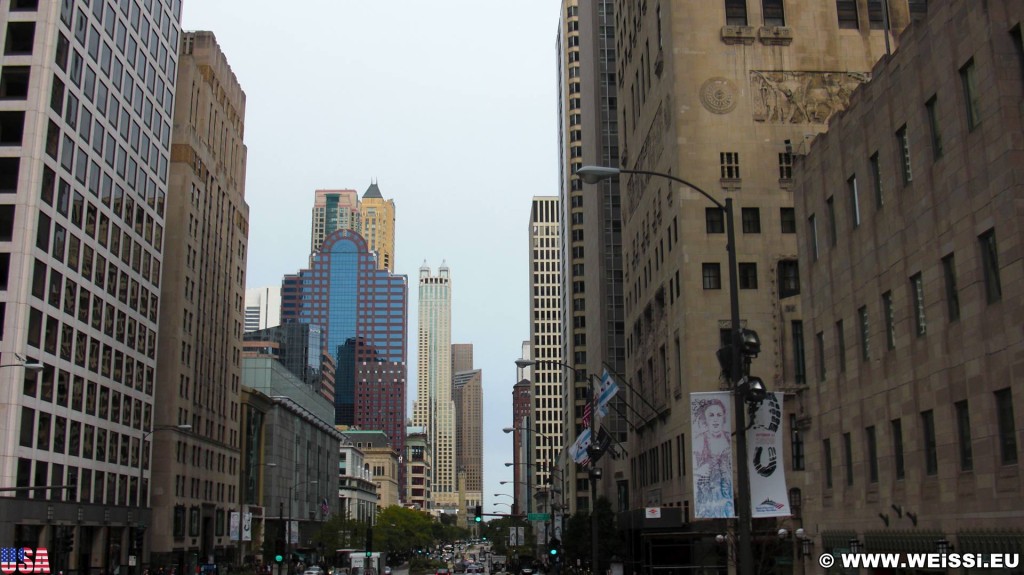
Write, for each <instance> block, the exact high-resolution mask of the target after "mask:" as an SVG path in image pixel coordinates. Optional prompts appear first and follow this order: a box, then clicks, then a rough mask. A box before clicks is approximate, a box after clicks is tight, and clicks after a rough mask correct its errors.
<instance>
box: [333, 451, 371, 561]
mask: <svg viewBox="0 0 1024 575" xmlns="http://www.w3.org/2000/svg"><path fill="white" fill-rule="evenodd" d="M342 434H344V431H342ZM339 449H340V452H339V460H338V497H339V498H340V499H341V516H342V517H344V518H346V519H354V520H356V521H359V522H361V523H369V524H372V523H373V522H374V520H375V519H376V518H377V484H376V483H374V482H373V472H372V471H371V470H370V466H369V464H368V463H366V460H365V456H364V455H363V450H362V449H360V448H358V447H356V444H355V443H353V442H352V440H351V439H349V438H348V437H347V436H346V437H343V438H342V440H341V447H340V448H339ZM355 545H356V542H355V541H351V542H349V545H346V546H347V547H352V546H355Z"/></svg>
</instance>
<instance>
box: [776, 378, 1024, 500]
mask: <svg viewBox="0 0 1024 575" xmlns="http://www.w3.org/2000/svg"><path fill="white" fill-rule="evenodd" d="M992 402H993V403H992V406H993V407H994V413H995V418H996V433H997V436H996V442H997V444H998V447H997V453H998V461H999V463H1000V464H1001V465H1015V464H1016V463H1017V461H1018V453H1017V438H1016V432H1017V430H1016V423H1015V420H1014V414H1013V395H1012V392H1011V390H1010V388H1008V387H1007V388H1004V389H1000V390H998V391H996V392H995V393H993V395H992ZM937 415H938V417H939V418H940V419H941V421H949V420H950V419H952V421H954V422H955V426H956V450H957V456H956V459H957V461H958V464H959V465H958V466H959V470H960V471H961V472H970V471H973V470H974V440H973V438H972V434H971V414H970V408H969V405H968V402H967V400H966V399H965V400H962V401H958V402H956V403H954V404H953V413H952V414H949V415H952V418H949V417H948V415H947V414H943V413H939V414H936V412H935V410H932V409H929V410H926V411H922V412H921V413H920V417H919V420H918V423H919V431H920V434H921V435H920V438H921V443H920V446H921V455H922V463H923V465H922V468H923V469H924V475H925V476H935V475H938V473H939V444H938V440H937V436H936V429H935V422H936V416H937ZM904 431H905V430H904V428H903V419H894V420H892V421H890V422H889V433H890V440H891V448H892V452H891V455H892V458H893V466H892V473H893V479H895V480H900V479H904V478H905V477H906V461H905V444H904ZM878 435H879V430H878V429H876V426H874V425H872V426H868V427H866V428H864V463H865V464H866V468H867V481H868V483H869V484H873V483H878V480H879V464H878V461H879V449H878V442H879V437H878ZM842 443H843V445H842V455H843V468H844V469H845V482H846V485H847V486H852V485H853V484H854V482H855V474H854V469H853V467H854V463H853V459H854V457H853V436H852V434H851V433H850V432H846V433H843V434H842ZM801 453H802V446H801ZM822 460H823V466H824V471H825V473H824V483H825V488H826V489H831V488H832V487H833V483H834V481H833V461H832V438H826V439H823V440H822ZM793 461H794V469H795V468H796V467H795V465H796V459H795V458H794V460H793ZM801 464H802V461H801Z"/></svg>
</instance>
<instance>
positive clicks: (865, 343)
mask: <svg viewBox="0 0 1024 575" xmlns="http://www.w3.org/2000/svg"><path fill="white" fill-rule="evenodd" d="M857 317H858V318H860V357H861V359H863V360H864V361H867V360H869V359H871V336H870V334H871V329H870V328H871V326H870V325H868V306H861V307H860V309H858V310H857Z"/></svg>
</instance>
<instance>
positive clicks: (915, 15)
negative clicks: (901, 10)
mask: <svg viewBox="0 0 1024 575" xmlns="http://www.w3.org/2000/svg"><path fill="white" fill-rule="evenodd" d="M907 4H908V5H909V7H910V21H911V22H917V21H918V20H922V19H924V17H925V16H927V15H928V0H908V2H907Z"/></svg>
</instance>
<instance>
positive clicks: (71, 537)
mask: <svg viewBox="0 0 1024 575" xmlns="http://www.w3.org/2000/svg"><path fill="white" fill-rule="evenodd" d="M64 549H65V550H66V552H67V553H72V552H73V551H74V550H75V528H74V527H68V529H67V531H65V532H64Z"/></svg>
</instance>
